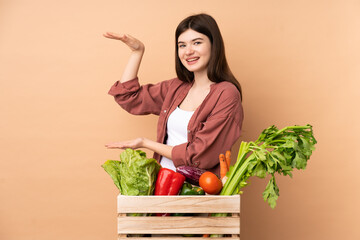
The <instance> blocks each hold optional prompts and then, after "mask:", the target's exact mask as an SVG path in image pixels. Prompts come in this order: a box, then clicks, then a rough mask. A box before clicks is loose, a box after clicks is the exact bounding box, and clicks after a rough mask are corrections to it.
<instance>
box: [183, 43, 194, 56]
mask: <svg viewBox="0 0 360 240" xmlns="http://www.w3.org/2000/svg"><path fill="white" fill-rule="evenodd" d="M193 53H194V49H193V48H192V46H191V45H189V46H187V47H186V51H185V54H186V55H191V54H193Z"/></svg>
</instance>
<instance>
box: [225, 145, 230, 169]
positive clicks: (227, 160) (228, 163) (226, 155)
mask: <svg viewBox="0 0 360 240" xmlns="http://www.w3.org/2000/svg"><path fill="white" fill-rule="evenodd" d="M225 160H226V164H227V166H228V170H229V168H230V164H231V151H230V150H227V151H226V153H225Z"/></svg>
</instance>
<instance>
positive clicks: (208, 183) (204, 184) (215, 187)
mask: <svg viewBox="0 0 360 240" xmlns="http://www.w3.org/2000/svg"><path fill="white" fill-rule="evenodd" d="M199 185H200V187H201V188H202V189H204V191H205V192H206V193H208V194H218V193H219V192H220V191H221V189H222V183H221V180H220V179H219V178H218V177H217V176H216V175H215V174H214V173H212V172H204V173H203V174H201V176H200V178H199Z"/></svg>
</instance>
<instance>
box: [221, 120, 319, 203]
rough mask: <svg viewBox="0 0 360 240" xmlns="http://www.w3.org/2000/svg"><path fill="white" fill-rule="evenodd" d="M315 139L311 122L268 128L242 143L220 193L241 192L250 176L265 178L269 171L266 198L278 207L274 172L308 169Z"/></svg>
mask: <svg viewBox="0 0 360 240" xmlns="http://www.w3.org/2000/svg"><path fill="white" fill-rule="evenodd" d="M316 143H317V142H316V140H315V138H314V136H313V131H312V126H311V125H305V126H289V127H285V128H283V129H281V130H279V129H277V128H276V127H275V126H271V127H269V128H267V129H265V130H264V131H263V132H262V133H261V134H260V136H259V138H258V139H257V140H256V141H255V142H242V143H241V145H240V148H239V153H238V159H237V162H236V163H235V165H234V166H232V167H231V168H230V170H229V172H228V174H227V177H228V179H227V181H226V183H225V185H224V187H223V189H222V191H221V192H220V195H233V194H239V193H242V191H241V188H242V187H244V186H246V185H247V180H248V178H249V177H251V176H257V177H259V178H265V177H266V176H267V175H268V174H270V175H271V179H270V181H269V183H268V184H267V186H266V188H265V191H264V192H263V199H264V200H265V201H267V202H268V204H269V205H270V207H271V208H275V206H276V201H277V199H278V197H279V188H278V186H277V184H276V181H275V173H278V174H282V175H284V176H286V175H289V176H290V177H292V171H293V169H294V168H297V169H305V168H306V165H307V161H308V160H309V158H310V156H311V154H312V151H314V150H315V147H314V145H315V144H316Z"/></svg>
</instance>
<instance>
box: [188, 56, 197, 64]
mask: <svg viewBox="0 0 360 240" xmlns="http://www.w3.org/2000/svg"><path fill="white" fill-rule="evenodd" d="M197 60H199V57H195V58H188V59H186V62H188V63H195V62H196V61H197Z"/></svg>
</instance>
